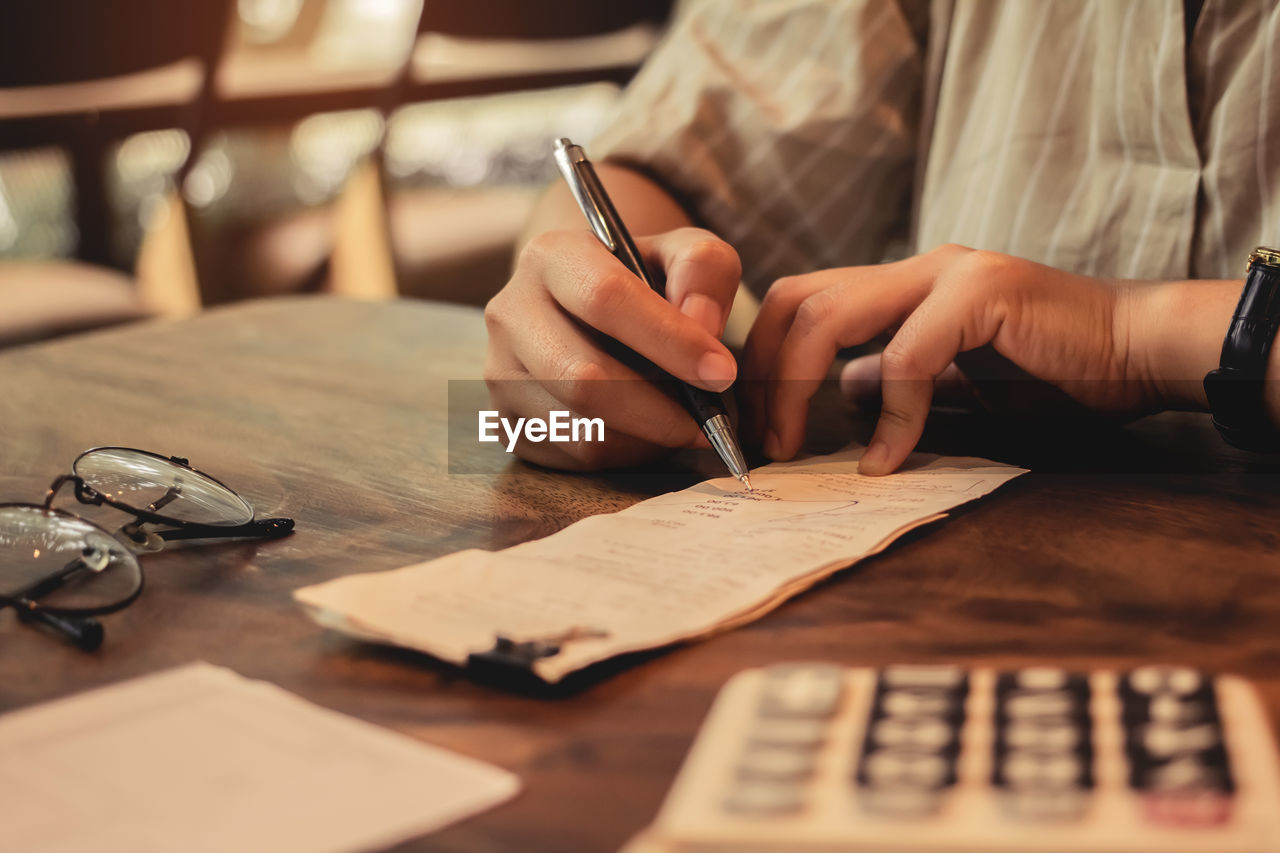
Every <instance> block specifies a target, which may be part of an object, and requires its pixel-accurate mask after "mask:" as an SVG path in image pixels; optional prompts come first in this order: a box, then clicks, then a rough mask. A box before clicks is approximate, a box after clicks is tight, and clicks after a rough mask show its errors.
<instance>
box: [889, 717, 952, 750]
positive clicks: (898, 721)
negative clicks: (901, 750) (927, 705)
mask: <svg viewBox="0 0 1280 853" xmlns="http://www.w3.org/2000/svg"><path fill="white" fill-rule="evenodd" d="M954 736H955V733H954V732H953V731H952V729H951V726H949V725H947V724H946V723H945V722H943V721H942V720H939V719H937V718H933V717H884V718H883V719H880V720H878V721H876V723H875V724H873V725H872V727H871V740H872V741H874V742H875V744H876V745H877V746H896V747H915V748H918V749H922V750H926V751H929V752H937V751H939V750H942V749H944V748H946V747H947V746H948V745H949V744H950V743H951V739H952V737H954Z"/></svg>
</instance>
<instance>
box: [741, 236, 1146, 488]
mask: <svg viewBox="0 0 1280 853" xmlns="http://www.w3.org/2000/svg"><path fill="white" fill-rule="evenodd" d="M1144 284H1145V283H1141V282H1123V281H1112V280H1101V279H1095V278H1089V277H1086V276H1080V275H1074V274H1071V273H1066V272H1062V271H1061V270H1056V269H1052V268H1050V267H1046V266H1042V265H1040V264H1036V263H1032V262H1031V261H1026V260H1022V259H1020V258H1015V257H1011V256H1009V255H1002V254H998V253H995V252H986V251H974V250H972V249H967V248H964V247H962V246H943V247H940V248H938V249H934V250H933V251H931V252H928V253H926V254H923V255H917V256H915V257H912V258H908V259H906V260H903V261H898V262H896V263H890V264H883V265H879V266H870V267H847V268H842V269H830V270H821V271H819V272H815V273H810V274H808V275H801V276H795V277H792V278H785V279H781V280H779V281H777V282H776V283H775V284H774V285H773V286H772V287H771V288H770V289H769V293H768V295H767V296H766V298H765V300H764V304H763V305H762V306H761V309H760V314H759V317H758V318H757V319H756V322H755V325H754V326H753V327H752V330H751V334H750V335H749V337H748V338H747V344H746V351H745V354H744V359H743V375H744V378H746V379H748V380H756V381H755V382H748V384H747V387H748V388H751V389H754V391H755V393H756V399H754V400H752V401H751V402H752V404H753V405H752V408H753V410H754V412H755V414H756V418H757V419H758V420H759V421H760V422H761V423H764V424H767V435H766V438H765V445H764V449H765V452H766V453H767V454H768V455H769V456H770V457H771V458H773V459H790V458H791V457H792V456H794V455H795V454H796V452H798V451H799V449H800V446H801V444H802V443H803V440H804V434H805V421H806V419H807V414H808V408H809V400H810V398H811V397H812V396H813V394H814V393H815V392H816V391H817V390H818V388H819V386H820V385H821V383H822V381H823V380H824V379H825V378H826V376H827V372H828V370H829V368H830V366H831V364H832V362H833V360H834V359H835V356H836V353H837V352H838V351H839V350H840V349H842V348H844V347H851V346H857V345H859V344H863V343H866V342H867V341H870V340H872V339H873V338H875V337H877V336H878V335H880V334H881V333H883V332H886V331H888V330H891V329H895V328H896V329H897V331H896V332H895V333H894V334H893V336H892V339H891V340H890V341H889V343H888V345H887V346H886V347H885V349H884V352H883V353H882V354H881V355H880V356H879V359H880V374H881V394H882V398H883V406H882V409H881V413H880V419H879V421H878V423H877V424H876V430H875V434H874V436H873V437H872V440H871V444H870V445H869V447H868V449H867V451H866V453H865V454H864V455H863V458H862V462H861V464H860V466H859V470H860V471H861V472H862V473H864V474H888V473H890V472H892V471H894V470H896V469H897V468H898V466H899V465H901V464H902V462H903V460H904V459H906V457H907V454H909V453H910V452H911V450H912V449H913V448H914V447H915V445H916V442H917V441H919V439H920V434H921V432H922V431H923V429H924V422H925V418H926V417H927V415H928V413H929V406H930V403H931V401H932V398H933V390H934V381H935V380H936V379H937V378H938V377H940V376H942V375H943V374H944V372H947V371H949V370H951V371H954V360H955V359H956V356H957V355H959V354H961V353H965V352H967V351H970V350H974V349H976V348H978V347H983V346H990V347H991V348H992V349H994V350H995V352H997V353H998V354H999V355H1000V356H1003V358H1004V359H1007V360H1008V361H1009V362H1012V364H1013V365H1015V366H1016V367H1017V368H1019V369H1020V370H1021V371H1024V372H1025V373H1027V374H1030V375H1031V376H1032V377H1034V378H1036V379H1039V380H1042V381H1044V382H1047V383H1049V384H1050V385H1053V386H1057V387H1058V388H1059V389H1060V390H1061V391H1062V392H1064V393H1065V395H1066V396H1067V397H1070V398H1071V399H1072V400H1073V401H1075V403H1077V404H1080V405H1083V406H1085V407H1087V408H1089V409H1093V410H1096V411H1100V412H1106V413H1110V414H1117V415H1119V414H1123V415H1135V414H1140V413H1144V412H1147V411H1151V410H1154V409H1156V408H1159V406H1160V399H1159V393H1158V392H1157V391H1156V390H1155V387H1154V384H1153V382H1152V378H1151V377H1147V376H1144V375H1142V372H1143V371H1142V367H1143V365H1144V364H1145V363H1146V362H1145V359H1144V358H1142V357H1136V358H1135V357H1133V355H1134V354H1133V353H1131V351H1130V346H1131V340H1130V338H1131V335H1132V332H1133V329H1132V328H1131V316H1132V314H1133V310H1132V303H1133V301H1134V300H1133V294H1134V293H1135V292H1136V291H1140V290H1141V289H1142V288H1143V287H1144ZM1138 355H1139V356H1141V355H1142V354H1141V353H1139V354H1138ZM853 364H854V365H855V366H854V367H852V368H851V370H852V372H854V373H857V374H858V377H859V378H861V377H865V375H866V374H867V371H866V369H865V364H863V365H859V364H858V363H857V362H855V363H853ZM850 378H854V377H850ZM970 378H974V377H970ZM760 380H764V381H760ZM748 393H751V392H748Z"/></svg>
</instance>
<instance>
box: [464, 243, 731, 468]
mask: <svg viewBox="0 0 1280 853" xmlns="http://www.w3.org/2000/svg"><path fill="white" fill-rule="evenodd" d="M636 245H637V247H638V248H639V250H640V252H641V254H642V255H644V256H645V260H646V262H647V263H648V264H649V269H650V270H651V271H652V272H653V273H655V274H658V275H665V277H666V294H667V298H666V299H664V298H663V297H662V296H660V295H659V294H657V293H655V292H654V291H653V290H651V289H650V288H649V287H648V286H647V285H646V284H645V283H644V282H643V281H641V280H640V279H639V278H638V277H636V276H635V275H633V274H632V273H631V272H630V271H629V270H627V268H626V267H625V266H623V265H622V263H621V262H620V261H618V260H617V259H616V258H614V257H613V255H611V254H610V253H609V252H608V250H607V249H605V247H604V246H603V245H601V243H600V241H599V240H597V239H596V238H595V236H594V235H593V234H592V233H591V232H590V231H588V230H586V229H580V230H566V231H548V232H545V233H543V234H540V235H539V236H537V237H535V238H534V239H533V240H531V241H530V242H529V244H528V245H527V246H526V247H525V249H524V250H523V251H522V252H521V254H520V257H519V259H518V261H517V263H516V268H515V271H514V272H513V273H512V276H511V280H510V281H509V282H507V284H506V286H505V287H504V288H503V289H502V290H501V291H500V292H499V293H498V294H497V295H496V296H495V297H494V298H493V299H492V300H491V301H490V302H489V304H488V306H487V307H486V309H485V323H486V325H487V326H488V329H489V347H488V353H487V357H486V360H485V373H484V375H485V380H486V382H487V383H488V385H489V392H490V396H491V398H492V400H493V402H494V405H495V407H496V408H497V409H498V410H499V411H500V413H501V415H502V417H506V418H509V419H511V418H516V417H542V418H545V417H546V416H547V413H548V412H549V411H550V410H553V409H560V410H568V411H570V412H572V413H573V414H574V416H578V417H588V418H595V417H598V418H602V419H603V420H604V423H605V441H604V442H598V443H587V442H575V443H561V444H550V443H547V442H542V443H530V442H527V441H523V440H522V441H521V442H520V443H519V444H518V445H517V447H516V452H517V453H518V454H519V455H520V456H522V457H523V458H525V459H528V460H530V461H533V462H538V463H540V464H544V465H551V466H554V467H558V468H571V469H584V468H603V467H610V466H617V465H628V464H635V463H638V462H641V461H645V460H647V459H652V458H654V457H656V456H658V455H660V454H661V453H663V452H664V451H665V450H666V449H668V448H676V447H701V446H706V439H705V438H704V437H703V436H702V433H701V432H700V431H699V429H698V426H697V424H695V423H694V421H693V418H691V417H690V416H689V414H688V413H687V412H686V411H685V410H684V409H683V408H682V407H681V406H680V404H679V403H677V402H676V401H675V400H673V399H672V398H670V397H668V396H667V395H666V394H664V393H663V392H662V391H661V390H660V389H659V388H658V387H657V386H656V385H654V384H653V383H651V382H650V381H648V380H647V379H646V378H645V377H643V376H642V375H641V373H640V372H638V371H637V369H636V368H634V367H632V366H630V365H628V364H625V363H624V360H625V355H624V356H623V359H622V360H620V358H619V357H617V356H615V355H614V354H612V353H613V352H617V347H616V346H615V345H614V344H613V343H612V342H613V341H617V342H618V343H621V344H622V345H624V346H626V347H629V348H630V349H631V350H633V351H635V352H636V353H638V354H639V355H641V356H643V357H644V358H646V359H648V360H649V361H650V362H652V363H653V364H655V365H657V366H658V367H660V368H662V369H663V370H665V371H667V372H668V373H670V374H672V375H673V376H675V377H677V378H679V379H683V380H685V381H687V382H690V383H692V384H694V385H697V386H699V387H701V388H705V389H707V390H710V391H723V390H724V389H726V388H728V387H729V385H731V384H732V383H733V381H734V379H735V378H736V376H737V364H736V363H735V361H734V359H733V356H732V355H731V354H730V353H729V351H728V349H726V348H725V346H724V345H723V344H722V343H720V340H719V337H720V334H721V333H722V332H723V331H724V324H725V320H726V319H727V317H728V316H729V308H730V307H731V306H732V304H733V297H734V294H735V293H736V292H737V288H738V281H739V279H740V278H741V273H742V269H741V264H740V262H739V260H738V255H737V253H736V252H735V251H734V250H733V249H732V248H731V247H730V246H729V245H728V244H727V243H725V242H723V241H722V240H720V239H719V238H717V237H716V236H715V235H713V234H711V233H710V232H708V231H703V230H702V229H699V228H678V229H676V230H673V231H667V232H665V233H662V234H658V235H655V236H651V237H646V238H637V239H636ZM609 339H612V340H609ZM611 351H612V352H611Z"/></svg>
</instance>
